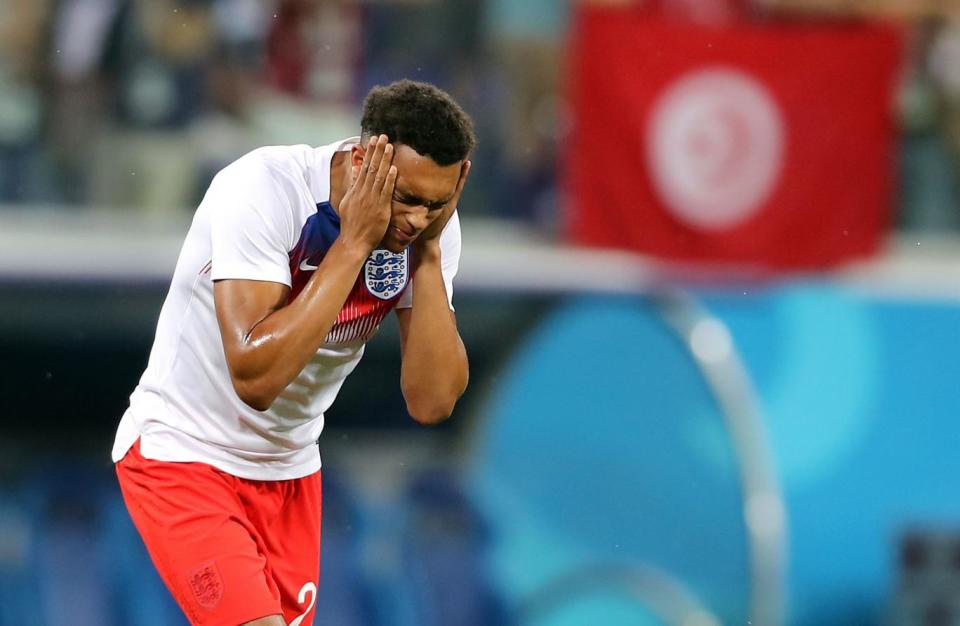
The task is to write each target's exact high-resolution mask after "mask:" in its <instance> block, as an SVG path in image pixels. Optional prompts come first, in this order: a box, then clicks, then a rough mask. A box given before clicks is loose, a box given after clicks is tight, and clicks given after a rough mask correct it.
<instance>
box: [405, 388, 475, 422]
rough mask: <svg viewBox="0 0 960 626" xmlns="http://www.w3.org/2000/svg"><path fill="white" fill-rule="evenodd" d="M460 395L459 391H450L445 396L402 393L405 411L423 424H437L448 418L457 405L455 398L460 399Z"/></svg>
mask: <svg viewBox="0 0 960 626" xmlns="http://www.w3.org/2000/svg"><path fill="white" fill-rule="evenodd" d="M461 393H462V392H461ZM460 395H461V394H460V393H450V394H446V395H445V396H437V395H435V394H423V395H418V394H416V393H411V392H408V393H406V394H404V396H405V398H406V401H407V412H408V413H409V414H410V417H412V418H413V419H414V421H416V422H418V423H420V424H423V425H425V426H432V425H434V424H439V423H441V422H443V421H446V420H447V419H449V417H450V416H451V415H452V414H453V409H454V407H455V406H456V405H457V400H459V399H460Z"/></svg>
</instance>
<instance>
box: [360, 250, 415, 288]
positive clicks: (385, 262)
mask: <svg viewBox="0 0 960 626" xmlns="http://www.w3.org/2000/svg"><path fill="white" fill-rule="evenodd" d="M407 261H408V256H407V251H406V250H404V251H403V252H400V253H397V252H390V251H389V250H374V251H373V253H372V254H371V255H370V258H368V259H367V262H366V263H365V264H364V266H363V278H364V282H365V283H366V285H367V291H369V292H370V293H371V294H373V295H374V296H376V297H377V298H380V299H381V300H390V299H391V298H394V297H396V296H397V295H398V294H399V293H400V292H401V291H403V288H404V287H406V286H407V278H408V277H409V271H408V267H407V266H408V265H409V264H408V263H407Z"/></svg>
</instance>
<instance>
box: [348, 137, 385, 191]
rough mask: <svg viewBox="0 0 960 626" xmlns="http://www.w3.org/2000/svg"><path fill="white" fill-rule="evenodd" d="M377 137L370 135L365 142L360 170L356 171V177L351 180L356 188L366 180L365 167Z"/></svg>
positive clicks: (368, 163)
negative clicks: (365, 147) (365, 146)
mask: <svg viewBox="0 0 960 626" xmlns="http://www.w3.org/2000/svg"><path fill="white" fill-rule="evenodd" d="M378 139H379V137H370V140H369V141H368V142H367V149H366V150H365V151H364V153H363V162H362V163H361V164H360V171H359V172H357V177H356V178H355V179H354V181H353V184H354V186H356V187H358V188H359V187H361V186H363V184H364V182H366V180H367V169H368V167H369V165H370V159H371V158H373V148H374V146H376V145H377V140H378Z"/></svg>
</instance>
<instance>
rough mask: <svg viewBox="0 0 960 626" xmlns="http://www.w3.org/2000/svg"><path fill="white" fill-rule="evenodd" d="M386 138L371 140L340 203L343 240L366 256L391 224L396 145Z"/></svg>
mask: <svg viewBox="0 0 960 626" xmlns="http://www.w3.org/2000/svg"><path fill="white" fill-rule="evenodd" d="M389 141H390V140H389V139H388V138H387V136H386V135H379V136H377V137H371V138H370V143H369V144H367V151H366V153H365V154H364V155H363V164H362V165H361V166H360V171H359V172H357V173H356V176H355V177H354V179H353V184H352V185H351V186H350V189H348V190H347V193H346V194H345V195H344V196H343V200H342V201H341V202H340V207H339V209H340V239H341V240H342V241H343V243H345V244H347V245H348V246H353V245H356V246H358V247H360V248H362V249H363V250H364V251H365V253H366V254H369V253H370V251H371V250H373V249H374V248H376V247H377V245H378V244H379V243H380V242H381V241H382V240H383V236H384V234H385V233H386V232H387V226H388V225H389V224H390V204H391V199H392V198H393V187H394V185H395V184H396V182H397V168H396V166H394V165H393V153H394V149H393V145H392V144H391V143H389Z"/></svg>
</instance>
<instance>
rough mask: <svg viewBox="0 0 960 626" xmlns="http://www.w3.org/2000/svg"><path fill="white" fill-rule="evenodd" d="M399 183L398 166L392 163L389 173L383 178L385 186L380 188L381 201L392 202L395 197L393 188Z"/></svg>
mask: <svg viewBox="0 0 960 626" xmlns="http://www.w3.org/2000/svg"><path fill="white" fill-rule="evenodd" d="M396 184H397V166H396V165H391V166H390V169H389V170H387V175H386V177H385V178H384V180H383V188H382V189H381V190H380V201H381V202H390V201H391V199H393V188H394V186H395V185H396Z"/></svg>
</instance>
